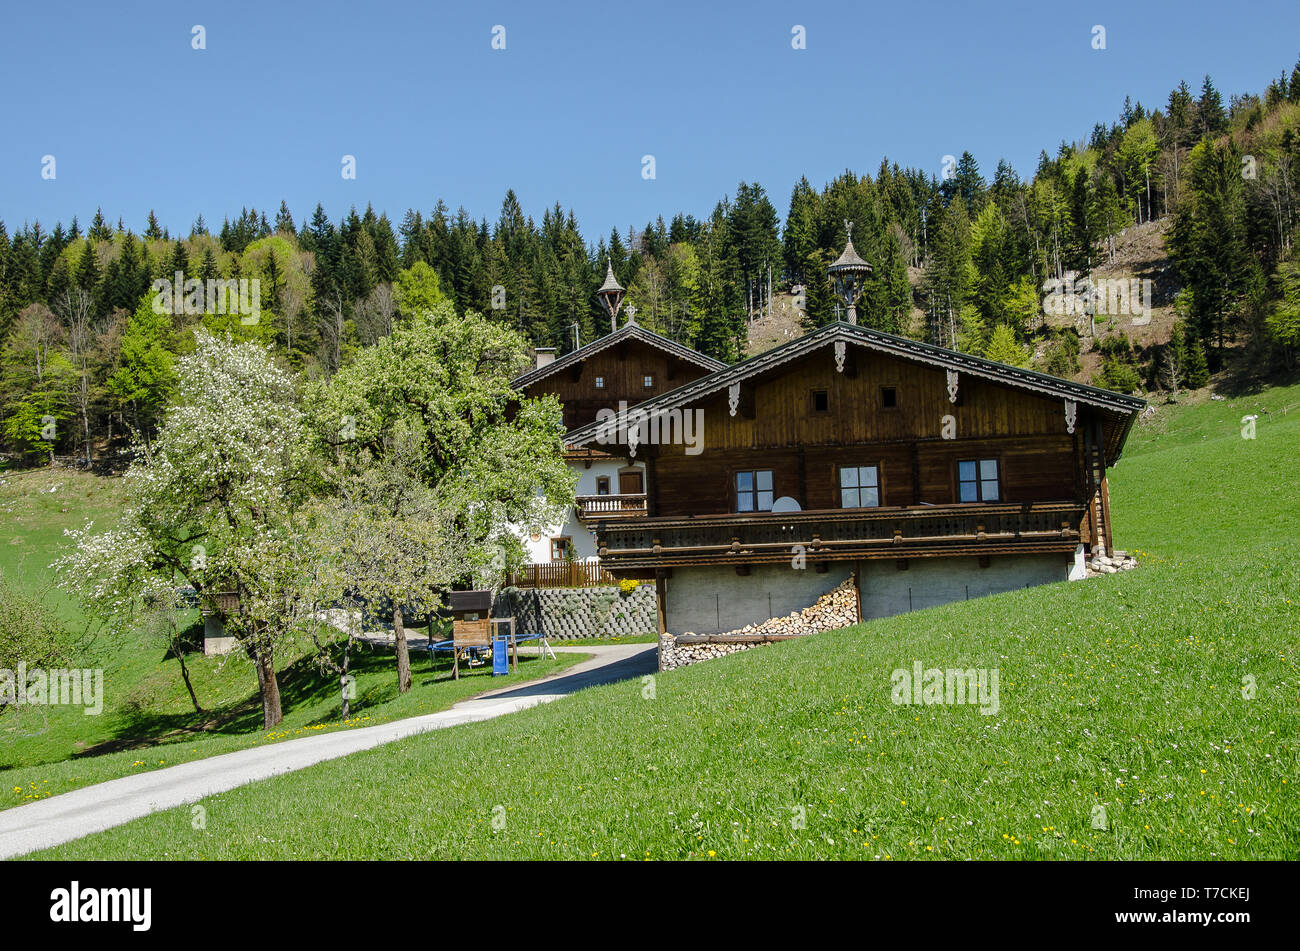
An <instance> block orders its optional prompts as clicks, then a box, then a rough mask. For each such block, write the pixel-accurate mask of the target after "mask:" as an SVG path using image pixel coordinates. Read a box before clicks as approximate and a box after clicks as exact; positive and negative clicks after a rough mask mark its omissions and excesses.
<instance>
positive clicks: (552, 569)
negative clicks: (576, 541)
mask: <svg viewBox="0 0 1300 951" xmlns="http://www.w3.org/2000/svg"><path fill="white" fill-rule="evenodd" d="M505 583H506V586H507V587H512V588H593V587H599V586H601V585H610V584H618V579H617V578H615V577H614V576H613V575H611V574H610V573H609V572H608V571H605V570H603V569H602V568H601V566H600V565H598V564H595V563H593V562H587V561H552V562H542V563H535V564H530V565H524V566H523V567H522V568H520V570H519V571H517V572H515V573H513V574H509V575H507V576H506V578H505Z"/></svg>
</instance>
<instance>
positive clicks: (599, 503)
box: [574, 492, 647, 523]
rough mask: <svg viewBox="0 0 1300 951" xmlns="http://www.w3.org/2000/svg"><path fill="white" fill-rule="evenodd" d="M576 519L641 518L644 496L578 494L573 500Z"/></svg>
mask: <svg viewBox="0 0 1300 951" xmlns="http://www.w3.org/2000/svg"><path fill="white" fill-rule="evenodd" d="M574 508H575V509H576V510H577V514H578V520H579V521H581V522H583V523H586V522H595V521H599V520H602V519H617V518H643V517H645V514H646V511H647V509H646V497H645V493H644V492H641V493H638V494H636V495H580V496H578V497H577V498H576V499H575V500H574Z"/></svg>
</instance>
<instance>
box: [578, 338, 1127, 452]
mask: <svg viewBox="0 0 1300 951" xmlns="http://www.w3.org/2000/svg"><path fill="white" fill-rule="evenodd" d="M841 340H842V341H844V342H845V343H852V344H855V345H857V346H861V347H865V348H867V349H868V350H874V351H876V352H879V353H885V354H890V355H892V356H897V357H902V358H903V359H905V360H912V361H915V362H919V363H929V364H931V365H933V366H937V367H943V368H944V369H951V370H957V371H958V372H959V373H965V374H969V375H970V376H975V377H980V378H982V379H986V380H992V381H993V382H995V383H1002V384H1004V385H1006V386H1012V387H1016V388H1018V389H1023V390H1029V391H1031V392H1034V393H1039V394H1041V395H1045V396H1053V397H1058V398H1060V399H1063V400H1066V399H1068V400H1074V401H1076V402H1078V403H1081V404H1083V405H1085V406H1092V407H1095V408H1096V409H1100V410H1103V411H1105V412H1108V413H1112V414H1115V415H1117V416H1121V417H1129V419H1128V420H1127V424H1126V425H1125V426H1124V427H1123V435H1122V436H1121V437H1120V440H1119V441H1120V444H1121V445H1122V444H1123V440H1124V439H1125V438H1127V436H1128V427H1129V426H1130V425H1131V424H1132V421H1133V418H1135V417H1136V415H1137V413H1138V412H1139V411H1140V410H1141V409H1142V408H1143V407H1145V406H1146V400H1143V399H1140V398H1138V397H1136V396H1126V395H1124V394H1123V393H1116V392H1114V391H1112V390H1103V389H1101V388H1100V387H1097V386H1089V385H1087V384H1085V383H1075V382H1073V381H1071V380H1063V379H1061V378H1060V377H1055V376H1051V375H1049V374H1046V373H1039V372H1037V371H1035V370H1025V369H1022V368H1021V367H1013V366H1008V365H1007V364H1005V363H998V362H996V361H994V360H986V359H984V358H983V357H976V356H973V355H971V354H969V353H961V352H959V351H956V350H949V349H947V348H946V347H937V346H935V345H934V344H930V343H922V342H921V341H919V340H912V339H910V338H907V337H897V336H895V335H893V334H888V333H885V332H884V331H881V330H872V329H871V328H870V327H860V326H858V325H857V324H848V323H844V322H843V321H838V322H836V323H831V324H827V325H826V326H825V327H821V328H819V329H817V330H815V331H814V332H812V333H810V334H807V335H805V336H803V337H797V338H795V339H794V340H791V341H790V342H789V343H786V344H782V345H781V346H779V347H776V348H774V349H772V350H768V351H767V352H766V353H760V354H759V355H758V356H754V357H750V358H749V359H748V360H744V361H742V362H740V363H735V364H732V365H731V366H726V367H723V368H722V369H720V370H717V371H715V372H713V373H710V374H709V375H708V376H703V377H700V378H699V379H697V380H693V381H691V382H690V383H686V384H684V385H682V386H679V387H677V388H676V389H674V390H669V391H668V392H667V393H662V394H660V395H659V396H656V397H653V398H651V399H648V400H646V401H645V402H643V403H639V404H637V407H636V408H637V409H638V410H641V411H643V412H645V413H647V414H650V413H655V412H658V411H662V410H669V409H673V408H680V407H684V406H687V405H689V404H692V403H695V402H698V401H699V400H700V399H702V398H703V397H706V396H710V395H712V394H714V393H717V392H719V391H721V390H724V389H726V388H727V387H728V386H731V385H732V384H734V383H739V382H741V381H743V380H746V379H750V378H752V377H755V376H758V375H759V374H761V373H764V372H766V371H768V370H771V369H773V368H775V367H778V366H780V365H782V364H785V363H790V362H791V361H793V360H797V359H799V358H800V357H803V356H806V355H807V354H809V353H811V352H812V351H813V350H816V349H817V348H818V347H822V346H827V345H830V344H833V343H834V342H836V341H841ZM575 352H577V351H575ZM601 431H602V430H601V423H599V422H593V423H589V424H588V425H586V426H582V427H580V428H579V429H575V430H573V431H572V432H571V433H569V434H568V435H567V436H566V437H565V440H564V441H565V443H566V444H568V445H571V446H582V445H586V444H587V443H589V442H592V441H593V440H595V439H596V438H597V436H598V434H599V433H600V432H601ZM1116 448H1117V449H1118V447H1116ZM1113 458H1118V452H1116V453H1115V454H1114V457H1113Z"/></svg>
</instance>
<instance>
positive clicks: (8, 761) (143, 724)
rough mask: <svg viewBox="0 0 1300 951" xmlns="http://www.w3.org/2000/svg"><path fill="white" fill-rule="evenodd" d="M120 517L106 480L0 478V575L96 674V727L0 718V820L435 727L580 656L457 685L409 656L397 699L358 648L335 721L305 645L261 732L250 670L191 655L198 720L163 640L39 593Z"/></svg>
mask: <svg viewBox="0 0 1300 951" xmlns="http://www.w3.org/2000/svg"><path fill="white" fill-rule="evenodd" d="M120 504H121V497H120V491H119V483H118V482H117V481H116V480H113V479H102V478H97V477H95V476H91V475H86V474H83V473H79V472H74V471H70V470H66V469H42V470H36V471H27V472H18V473H12V472H10V473H0V516H2V517H3V518H4V520H5V524H6V525H7V528H6V530H5V531H4V535H3V536H0V572H3V574H4V576H5V578H6V579H9V580H10V581H11V582H12V583H14V584H15V585H16V586H17V587H19V588H21V589H22V590H24V591H26V592H28V593H31V594H36V595H39V596H40V597H41V598H42V599H43V600H44V601H46V603H48V604H50V605H52V606H53V607H54V608H55V609H56V610H57V611H58V612H59V614H60V616H61V617H62V618H63V619H64V621H65V623H66V624H67V625H68V627H69V628H70V629H71V630H72V631H74V632H75V633H77V635H78V640H79V644H80V651H79V653H78V655H77V656H76V657H75V658H74V661H73V662H74V664H75V665H77V666H85V667H98V668H102V669H103V671H104V677H103V682H104V705H103V711H102V713H101V714H99V715H97V716H88V715H86V714H85V713H84V712H83V710H82V708H81V707H69V706H48V707H36V706H28V707H17V708H14V709H12V710H10V711H7V712H6V713H5V714H4V715H3V716H0V809H6V808H10V807H13V806H17V805H21V804H23V803H26V802H31V801H32V800H34V799H44V798H46V797H49V796H53V795H57V794H58V793H62V792H67V791H69V790H72V789H76V788H78V787H81V786H86V785H89V784H91V783H97V782H103V781H104V780H108V779H116V778H118V777H121V776H128V775H132V774H134V773H139V772H143V771H147V770H152V769H159V768H162V767H165V766H173V765H176V764H177V763H183V762H186V761H188V760H193V759H199V758H202V757H206V756H215V755H217V754H219V753H229V752H231V751H232V750H238V749H243V748H246V747H249V746H254V745H261V744H265V743H277V742H282V741H284V740H287V739H292V738H294V737H300V736H304V735H307V734H310V733H318V732H323V731H328V730H344V729H355V728H357V727H365V726H373V725H375V724H377V723H382V722H385V721H387V720H394V719H398V718H401V717H411V716H418V715H420V714H424V713H434V712H436V711H438V710H444V709H446V708H447V707H449V706H451V705H452V704H453V703H455V702H456V701H458V700H463V699H465V698H467V697H469V696H472V695H474V694H476V693H481V692H482V691H484V690H489V689H494V688H497V687H502V686H509V685H510V684H512V683H521V682H523V681H526V680H533V679H535V678H537V677H544V676H547V675H548V674H551V673H555V672H557V671H559V670H562V669H564V668H565V667H568V666H571V665H572V664H575V663H577V662H578V661H580V660H582V659H584V657H585V656H587V655H583V654H559V655H557V657H558V659H557V660H550V659H538V658H537V657H536V656H535V655H533V654H532V653H531V652H530V651H529V650H528V649H524V651H522V652H521V655H520V663H519V670H518V672H517V673H513V674H511V675H509V676H508V677H496V678H494V677H492V676H491V673H490V671H489V670H487V669H486V668H482V667H480V668H475V669H474V670H473V671H471V672H469V674H468V675H466V671H465V668H464V665H462V670H461V674H462V676H461V678H460V679H459V680H452V679H451V667H450V662H449V661H447V660H445V659H439V660H436V661H431V660H430V659H429V658H428V656H427V654H425V653H424V652H423V651H413V652H412V665H413V671H414V676H415V686H414V688H413V689H412V690H411V691H410V692H409V693H407V694H404V695H403V694H399V693H398V690H397V668H396V664H395V662H394V660H393V654H392V651H391V650H385V649H382V648H370V647H366V646H358V647H356V648H354V653H353V663H352V671H353V673H354V674H355V675H356V699H355V700H354V701H353V703H352V710H351V716H350V717H348V718H347V719H344V717H343V716H342V709H341V703H340V699H339V690H338V680H337V678H336V677H334V676H332V675H331V676H327V675H325V674H324V673H322V671H321V669H320V668H319V667H318V666H317V665H316V664H315V662H314V661H313V659H312V656H311V654H310V653H309V652H308V651H307V650H306V648H307V646H308V645H306V644H299V645H296V646H295V648H294V650H293V651H292V653H290V655H289V656H286V657H282V658H281V659H280V661H279V665H280V668H281V669H280V675H279V676H280V689H281V693H282V696H283V700H284V707H285V718H284V721H283V722H282V723H281V724H279V725H278V726H277V727H276V728H275V729H273V730H269V731H268V730H265V729H263V726H262V709H261V705H260V703H259V701H258V698H257V679H256V674H255V673H254V671H253V667H252V665H251V664H250V663H249V662H248V660H247V659H246V658H245V657H244V656H243V655H242V654H237V655H229V656H226V657H205V656H204V655H203V654H202V652H201V651H197V652H190V653H187V654H186V655H185V662H186V665H187V667H188V669H189V673H190V678H191V681H192V682H193V685H194V690H195V694H196V695H197V696H198V699H199V704H200V706H201V707H202V708H203V714H201V715H200V714H198V713H196V712H195V710H194V707H193V705H192V703H191V701H190V697H189V693H188V692H187V691H186V689H185V685H184V681H183V679H182V677H181V674H180V665H179V662H178V661H177V660H176V659H175V658H174V657H173V656H171V654H170V653H169V652H168V649H167V642H166V640H165V639H164V638H163V637H162V636H161V635H158V634H151V633H149V631H148V629H147V628H146V627H145V626H144V625H140V626H137V627H134V628H132V629H131V630H129V631H128V632H126V633H125V634H120V635H111V636H110V635H109V634H107V633H105V632H104V631H102V630H99V629H98V628H97V627H96V626H95V625H94V624H93V623H92V622H91V621H90V619H88V618H86V617H85V616H84V615H83V614H82V613H81V612H80V610H79V608H78V606H77V604H76V603H75V602H73V601H72V600H70V599H69V598H68V597H67V596H65V595H64V594H63V593H62V592H60V591H59V590H58V588H56V587H54V586H53V585H52V583H51V573H50V571H49V570H48V565H49V563H50V562H51V561H52V560H53V559H54V558H55V557H56V556H57V554H58V553H59V551H60V550H62V549H63V548H64V547H65V546H66V544H67V542H66V540H65V539H64V537H63V530H64V529H65V528H80V527H81V526H82V525H83V524H84V523H85V522H86V521H95V522H96V525H97V526H98V527H107V525H108V524H110V523H111V521H112V519H113V518H114V514H115V512H116V510H117V508H118V506H119V505H120ZM180 623H181V624H182V625H189V626H190V628H191V631H192V633H193V634H194V637H195V640H196V641H197V642H201V631H202V628H201V621H200V618H199V615H198V612H197V611H191V612H188V613H186V614H184V615H182V617H181V619H180Z"/></svg>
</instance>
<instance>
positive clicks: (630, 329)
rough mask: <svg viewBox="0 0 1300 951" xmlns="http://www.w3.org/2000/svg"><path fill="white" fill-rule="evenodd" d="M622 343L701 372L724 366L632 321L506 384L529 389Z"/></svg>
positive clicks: (719, 368)
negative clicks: (651, 349) (642, 346)
mask: <svg viewBox="0 0 1300 951" xmlns="http://www.w3.org/2000/svg"><path fill="white" fill-rule="evenodd" d="M624 340H639V341H640V342H641V343H644V344H648V345H650V346H652V347H655V348H657V349H659V350H662V351H664V352H665V353H668V354H671V355H672V356H674V357H677V358H679V359H681V360H685V361H687V362H688V363H694V364H695V365H696V366H699V367H703V368H704V369H705V370H708V371H710V372H712V371H714V370H721V369H723V368H724V367H726V366H727V364H725V363H723V362H722V361H721V360H715V359H713V358H712V357H706V356H705V355H704V354H702V353H700V352H698V351H696V350H692V349H691V348H690V347H687V346H685V345H683V344H680V343H678V342H677V341H675V340H669V339H668V338H667V337H665V336H663V335H662V334H657V333H655V332H654V331H653V330H647V329H646V328H644V327H642V326H641V325H640V324H638V323H636V322H635V321H633V320H629V321H628V322H627V323H626V324H624V325H623V326H622V327H620V328H618V330H615V331H614V332H613V333H608V334H605V336H603V337H601V338H599V339H597V340H593V341H592V342H591V343H589V344H586V345H585V346H582V347H579V348H578V349H577V350H572V351H570V352H569V353H566V354H565V355H564V356H562V357H560V358H559V359H558V360H552V361H551V362H550V363H548V364H546V366H542V367H537V368H536V369H534V370H529V371H528V372H527V373H523V374H521V375H519V376H517V377H515V378H514V379H513V380H511V381H510V385H511V386H513V387H514V388H515V389H517V390H520V389H523V388H524V387H526V386H531V385H532V384H534V383H536V382H537V381H538V380H541V379H544V378H545V377H548V376H550V375H551V374H552V373H554V372H556V371H557V370H562V369H564V368H565V367H569V366H573V365H574V364H575V363H580V362H582V361H583V360H586V359H587V358H588V357H591V356H594V355H595V354H597V353H600V352H601V351H602V350H607V349H609V348H610V347H612V346H614V345H615V344H618V343H622V342H623V341H624Z"/></svg>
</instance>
